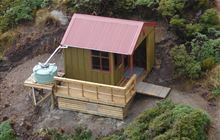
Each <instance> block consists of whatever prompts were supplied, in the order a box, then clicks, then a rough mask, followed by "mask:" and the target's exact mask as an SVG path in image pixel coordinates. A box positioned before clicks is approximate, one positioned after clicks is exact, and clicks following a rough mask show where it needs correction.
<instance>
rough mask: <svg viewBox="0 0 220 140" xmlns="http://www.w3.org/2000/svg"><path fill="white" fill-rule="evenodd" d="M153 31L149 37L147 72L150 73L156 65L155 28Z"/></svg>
mask: <svg viewBox="0 0 220 140" xmlns="http://www.w3.org/2000/svg"><path fill="white" fill-rule="evenodd" d="M151 28H152V29H151V31H150V32H149V34H148V35H147V43H146V44H147V72H148V73H149V72H150V71H151V70H152V68H153V65H154V49H155V28H154V27H151Z"/></svg>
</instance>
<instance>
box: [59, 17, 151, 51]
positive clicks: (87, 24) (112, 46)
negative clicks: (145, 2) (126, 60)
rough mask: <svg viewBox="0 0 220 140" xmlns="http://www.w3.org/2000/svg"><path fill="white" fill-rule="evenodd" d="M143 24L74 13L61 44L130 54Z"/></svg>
mask: <svg viewBox="0 0 220 140" xmlns="http://www.w3.org/2000/svg"><path fill="white" fill-rule="evenodd" d="M144 25H145V22H142V21H132V20H123V19H116V18H107V17H100V16H92V15H84V14H74V15H73V17H72V19H71V21H70V24H69V26H68V28H67V30H66V33H65V34H64V37H63V39H62V42H61V45H65V46H69V47H76V48H83V49H89V50H98V51H105V52H112V53H119V54H126V55H130V54H132V52H133V50H134V48H135V44H136V42H137V40H138V37H139V34H140V33H141V30H142V28H143V26H144ZM152 25H153V26H154V23H153V24H152Z"/></svg>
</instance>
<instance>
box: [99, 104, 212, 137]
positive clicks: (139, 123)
mask: <svg viewBox="0 0 220 140" xmlns="http://www.w3.org/2000/svg"><path fill="white" fill-rule="evenodd" d="M209 124H210V120H209V117H208V115H207V113H205V112H203V111H201V110H198V109H194V108H192V107H190V106H187V105H176V104H174V103H172V102H171V101H169V100H164V101H162V102H159V103H158V104H157V105H156V106H155V107H153V108H151V109H149V110H147V111H145V112H143V113H142V114H140V115H139V117H137V118H136V119H135V120H134V121H133V122H132V123H131V124H129V125H128V126H127V127H126V128H124V130H123V132H122V133H120V134H114V135H110V136H107V137H104V138H102V139H101V140H127V139H130V140H206V139H207V134H206V129H207V127H208V125H209Z"/></svg>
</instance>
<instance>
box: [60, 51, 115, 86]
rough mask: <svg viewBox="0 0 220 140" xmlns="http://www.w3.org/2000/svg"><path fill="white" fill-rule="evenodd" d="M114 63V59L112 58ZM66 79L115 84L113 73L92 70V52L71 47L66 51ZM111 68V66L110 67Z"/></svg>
mask: <svg viewBox="0 0 220 140" xmlns="http://www.w3.org/2000/svg"><path fill="white" fill-rule="evenodd" d="M109 59H111V60H110V63H112V62H113V61H112V57H110V58H109ZM64 64H65V77H66V78H71V79H78V80H85V81H91V82H97V83H102V84H109V85H112V84H114V81H113V80H114V79H113V78H112V77H111V75H112V72H113V71H112V68H110V70H111V71H109V72H106V71H99V70H94V69H92V66H91V51H90V50H86V49H80V48H73V47H69V48H67V49H65V50H64ZM110 66H111V65H110Z"/></svg>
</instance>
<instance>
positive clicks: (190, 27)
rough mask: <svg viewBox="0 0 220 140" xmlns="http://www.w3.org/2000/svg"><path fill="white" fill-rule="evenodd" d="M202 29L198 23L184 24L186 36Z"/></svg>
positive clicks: (190, 35)
mask: <svg viewBox="0 0 220 140" xmlns="http://www.w3.org/2000/svg"><path fill="white" fill-rule="evenodd" d="M202 30H203V26H202V25H201V24H199V23H195V24H192V23H190V24H187V25H186V33H187V36H189V37H192V36H194V35H195V34H196V33H200V32H201V31H202Z"/></svg>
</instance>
